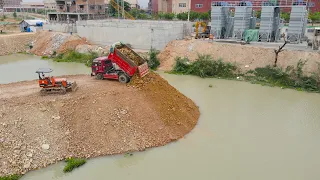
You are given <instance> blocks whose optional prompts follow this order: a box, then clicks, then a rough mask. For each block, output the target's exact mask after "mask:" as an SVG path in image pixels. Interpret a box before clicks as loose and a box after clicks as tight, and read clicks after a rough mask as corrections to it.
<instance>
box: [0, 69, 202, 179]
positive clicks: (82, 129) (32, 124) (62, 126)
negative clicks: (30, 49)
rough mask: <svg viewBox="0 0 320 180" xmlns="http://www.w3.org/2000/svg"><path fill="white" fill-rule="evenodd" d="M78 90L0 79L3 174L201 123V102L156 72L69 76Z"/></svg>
mask: <svg viewBox="0 0 320 180" xmlns="http://www.w3.org/2000/svg"><path fill="white" fill-rule="evenodd" d="M67 78H68V80H69V81H74V80H75V81H77V84H78V86H79V88H78V90H77V91H76V92H73V93H67V94H66V95H47V96H40V93H39V91H40V88H39V87H38V84H37V81H24V82H19V83H11V84H5V85H0V88H1V92H0V117H1V118H0V143H1V144H0V145H1V146H0V157H1V161H2V163H1V164H0V176H4V175H8V174H20V173H25V172H27V171H29V170H32V169H37V168H40V167H44V166H47V165H49V164H52V163H55V162H56V161H59V160H62V159H64V158H66V157H69V156H75V157H87V158H88V157H96V156H101V155H107V154H118V153H124V152H128V151H141V150H144V149H146V148H149V147H155V146H162V145H165V144H167V143H169V142H171V141H174V140H177V139H179V138H182V137H183V136H184V135H185V134H187V133H188V132H190V131H191V130H192V129H193V128H194V126H195V125H196V123H197V121H198V118H199V110H198V107H197V106H196V105H195V104H194V103H193V102H192V101H191V100H190V99H188V98H187V97H185V96H184V95H183V94H181V93H179V92H178V91H177V90H176V89H175V88H173V87H172V86H170V85H169V84H168V82H167V81H165V80H164V79H162V78H161V77H160V76H159V75H157V74H155V73H153V72H151V73H150V74H148V76H146V77H144V78H143V79H136V80H134V79H133V82H132V83H130V84H128V85H124V84H121V83H119V82H118V81H110V80H95V79H94V78H92V77H90V76H88V75H76V76H67Z"/></svg>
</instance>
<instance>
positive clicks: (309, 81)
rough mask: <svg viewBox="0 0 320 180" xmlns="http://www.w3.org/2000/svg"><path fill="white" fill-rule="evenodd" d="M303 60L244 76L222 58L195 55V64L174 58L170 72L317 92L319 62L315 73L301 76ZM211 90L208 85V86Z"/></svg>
mask: <svg viewBox="0 0 320 180" xmlns="http://www.w3.org/2000/svg"><path fill="white" fill-rule="evenodd" d="M305 64H306V61H301V60H299V62H298V63H297V65H296V66H295V67H294V66H288V67H287V68H285V69H282V68H279V67H273V66H270V65H268V66H266V67H261V68H260V67H259V68H256V69H254V70H250V71H248V72H247V73H245V74H241V73H239V72H238V67H237V66H236V65H234V64H231V63H226V62H223V61H222V60H221V59H219V60H213V59H212V57H211V56H209V55H198V58H197V60H196V61H195V62H192V63H190V62H189V60H188V59H187V58H181V57H177V58H176V64H175V66H174V68H173V70H172V71H171V73H174V74H188V75H196V76H200V77H203V78H204V77H218V78H224V79H240V77H242V78H241V79H243V80H245V81H249V82H251V83H255V84H261V85H268V86H278V87H281V88H292V89H296V90H301V91H308V92H318V93H319V92H320V63H319V64H318V70H317V72H315V73H312V74H311V75H305V73H303V67H304V65H305ZM209 87H210V86H209Z"/></svg>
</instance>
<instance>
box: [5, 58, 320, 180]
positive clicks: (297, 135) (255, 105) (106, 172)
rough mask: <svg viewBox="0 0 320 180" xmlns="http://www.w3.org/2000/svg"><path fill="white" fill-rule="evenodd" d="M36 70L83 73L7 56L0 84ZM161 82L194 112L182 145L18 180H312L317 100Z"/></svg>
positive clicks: (187, 81)
mask: <svg viewBox="0 0 320 180" xmlns="http://www.w3.org/2000/svg"><path fill="white" fill-rule="evenodd" d="M22 57H23V58H22ZM26 57H28V58H26ZM39 67H51V68H53V69H54V70H55V73H57V75H58V74H59V75H63V74H77V73H90V69H89V68H86V67H85V66H84V65H81V64H76V63H55V62H52V61H48V60H41V59H39V58H38V57H35V56H25V55H11V56H6V58H5V59H4V57H0V77H1V78H0V82H1V83H7V82H14V81H20V80H27V79H36V78H37V76H36V74H35V73H34V72H35V70H36V69H37V68H39ZM10 73H14V74H15V76H13V77H11V76H9V75H10ZM160 75H161V76H162V77H163V78H165V79H166V80H168V82H169V83H170V84H171V85H172V86H174V87H175V88H177V89H178V90H179V91H180V92H182V93H183V94H185V95H186V96H188V97H189V98H191V99H192V100H193V101H194V102H195V103H196V104H197V105H198V106H199V108H200V112H201V116H200V119H199V122H198V124H197V126H196V127H195V129H194V130H193V131H192V132H191V133H189V134H188V135H186V136H185V138H183V139H181V140H179V141H177V142H174V143H170V144H168V145H166V146H163V147H157V148H152V149H149V150H146V151H144V152H136V153H133V156H129V157H125V156H124V155H116V156H106V157H100V158H94V159H90V160H88V162H87V164H85V165H84V166H82V167H81V168H78V169H75V170H74V171H73V172H72V173H68V174H64V173H63V172H62V169H63V166H64V163H63V162H60V163H57V164H55V165H52V166H49V167H47V168H44V169H40V170H36V171H32V172H29V173H27V174H26V175H25V176H23V177H22V180H44V179H45V180H50V179H54V180H82V179H83V180H87V179H121V180H125V179H128V180H129V179H130V180H132V179H139V180H150V179H153V180H164V179H184V180H194V179H203V180H205V179H219V180H231V179H237V180H257V179H259V180H270V179H279V180H280V179H281V180H301V179H308V180H318V179H319V177H320V171H319V170H318V169H319V167H320V156H319V152H320V141H319V137H320V111H319V109H320V108H319V107H320V96H319V94H313V93H305V92H298V91H294V90H289V89H288V90H287V89H284V90H283V89H280V88H272V87H263V86H260V85H253V84H249V83H247V82H238V81H229V80H220V79H202V78H199V77H194V76H178V75H171V74H165V73H162V72H160ZM210 84H212V86H213V87H212V88H210V87H208V86H209V85H210Z"/></svg>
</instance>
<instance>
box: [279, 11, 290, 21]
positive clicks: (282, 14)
mask: <svg viewBox="0 0 320 180" xmlns="http://www.w3.org/2000/svg"><path fill="white" fill-rule="evenodd" d="M280 17H281V18H282V19H284V20H285V21H286V22H289V20H290V13H287V12H282V13H280Z"/></svg>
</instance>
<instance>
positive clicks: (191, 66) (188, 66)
mask: <svg viewBox="0 0 320 180" xmlns="http://www.w3.org/2000/svg"><path fill="white" fill-rule="evenodd" d="M236 70H237V67H236V66H235V65H233V64H231V63H226V62H223V61H222V60H221V59H218V60H213V58H212V57H211V56H210V55H200V54H199V55H198V58H197V59H196V61H195V62H193V63H189V60H188V59H187V58H180V57H178V58H177V59H176V64H175V66H174V68H173V72H176V73H182V74H191V75H196V76H200V77H203V78H204V77H222V78H232V77H235V76H236V73H235V72H236Z"/></svg>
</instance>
